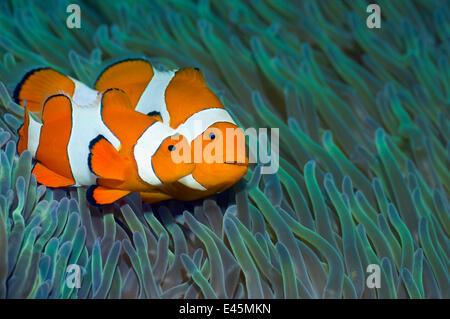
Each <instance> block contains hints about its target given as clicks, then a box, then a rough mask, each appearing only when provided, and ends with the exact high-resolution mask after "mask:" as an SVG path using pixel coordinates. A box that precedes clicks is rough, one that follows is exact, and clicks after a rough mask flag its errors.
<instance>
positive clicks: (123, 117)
mask: <svg viewBox="0 0 450 319" xmlns="http://www.w3.org/2000/svg"><path fill="white" fill-rule="evenodd" d="M101 114H102V120H103V122H104V123H105V125H106V126H107V127H108V128H109V129H110V130H111V131H112V132H113V134H114V135H115V136H116V137H117V138H118V139H119V140H120V142H121V145H122V147H129V148H131V147H132V146H133V145H134V143H136V140H137V139H138V138H139V136H141V135H142V133H143V132H144V131H145V130H146V129H147V127H148V126H150V125H151V124H153V123H154V122H155V121H157V118H156V117H151V116H146V115H145V114H142V113H139V112H137V111H135V110H134V107H133V106H132V105H131V102H130V100H129V98H128V95H127V94H126V93H125V92H124V91H122V90H120V89H109V90H106V92H105V93H103V96H102V104H101ZM131 127H132V128H133V129H130V128H131Z"/></svg>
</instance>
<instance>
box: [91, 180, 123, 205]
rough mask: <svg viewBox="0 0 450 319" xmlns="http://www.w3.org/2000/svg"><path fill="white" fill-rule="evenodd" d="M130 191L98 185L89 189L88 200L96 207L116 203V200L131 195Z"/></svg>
mask: <svg viewBox="0 0 450 319" xmlns="http://www.w3.org/2000/svg"><path fill="white" fill-rule="evenodd" d="M130 193H131V192H130V191H127V190H123V189H114V188H108V187H103V186H98V185H93V186H91V187H89V188H88V190H87V193H86V198H87V200H88V202H89V203H91V204H92V205H94V206H99V205H106V204H111V203H114V202H115V201H116V200H118V199H121V198H122V197H124V196H127V195H128V194H130Z"/></svg>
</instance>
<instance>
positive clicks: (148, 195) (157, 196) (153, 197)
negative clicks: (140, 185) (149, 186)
mask: <svg viewBox="0 0 450 319" xmlns="http://www.w3.org/2000/svg"><path fill="white" fill-rule="evenodd" d="M140 194H141V198H142V200H143V201H144V202H146V203H148V204H153V203H157V202H160V201H163V200H166V199H171V198H173V197H172V196H170V195H168V194H165V193H162V192H159V191H154V192H141V193H140Z"/></svg>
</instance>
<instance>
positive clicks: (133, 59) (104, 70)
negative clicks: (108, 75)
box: [94, 58, 153, 88]
mask: <svg viewBox="0 0 450 319" xmlns="http://www.w3.org/2000/svg"><path fill="white" fill-rule="evenodd" d="M128 61H144V62H147V63H148V64H150V66H151V67H152V68H153V65H152V64H151V63H150V61H149V60H147V59H144V58H128V59H123V60H119V61H116V62H114V63H112V64H110V65H108V66H107V67H106V68H104V69H103V71H102V72H100V74H99V75H98V77H97V79H96V80H95V82H94V88H95V87H96V86H97V82H98V80H100V78H101V77H102V75H103V74H104V73H105V72H106V71H107V70H108V69H110V68H112V67H113V66H115V65H117V64H119V63H123V62H128Z"/></svg>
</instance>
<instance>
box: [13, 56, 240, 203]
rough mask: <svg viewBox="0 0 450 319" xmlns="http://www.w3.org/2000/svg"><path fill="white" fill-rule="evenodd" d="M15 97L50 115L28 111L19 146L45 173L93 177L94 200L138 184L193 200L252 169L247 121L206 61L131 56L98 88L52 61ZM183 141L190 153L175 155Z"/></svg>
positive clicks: (66, 179)
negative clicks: (215, 84) (173, 62)
mask: <svg viewBox="0 0 450 319" xmlns="http://www.w3.org/2000/svg"><path fill="white" fill-rule="evenodd" d="M99 92H104V93H99ZM15 99H16V102H17V103H18V104H20V105H22V106H24V107H25V105H26V108H27V110H28V111H30V112H35V113H36V112H37V113H38V114H41V116H42V124H40V123H39V122H37V121H36V120H34V119H33V117H32V116H30V115H29V114H28V112H26V115H25V121H24V125H23V126H22V128H21V129H20V140H19V144H18V151H19V153H21V152H23V150H25V149H29V150H30V152H31V153H32V155H33V156H34V158H36V160H37V164H36V165H35V168H34V171H33V172H34V173H35V175H36V177H37V179H38V181H39V182H40V183H42V184H44V185H47V186H50V187H63V186H82V185H93V186H91V187H90V188H89V191H88V199H89V200H90V201H91V202H92V203H94V204H105V203H109V202H113V201H115V200H117V199H118V198H121V197H123V196H125V195H127V194H128V193H130V192H140V193H141V196H142V198H143V200H144V201H146V202H149V203H153V202H157V201H160V200H164V199H169V198H177V199H181V200H193V199H196V198H200V197H204V196H208V195H211V194H214V193H217V192H220V191H223V190H225V189H226V188H228V187H230V186H232V185H233V184H234V183H236V182H237V181H238V180H239V179H240V178H241V177H242V176H243V175H244V174H245V173H246V171H247V166H248V159H247V157H246V155H245V136H244V134H243V131H242V130H240V129H239V128H238V127H237V126H236V124H235V123H234V121H233V119H232V118H231V116H230V115H229V114H228V112H227V111H226V110H225V108H224V106H223V104H222V103H221V102H220V100H219V99H218V98H217V96H216V95H215V94H214V93H213V92H212V91H211V90H210V89H209V88H208V87H207V85H206V82H205V80H204V78H203V75H202V73H201V71H199V70H198V69H194V68H187V69H181V70H175V71H159V70H157V69H154V68H153V66H152V65H151V64H150V63H149V62H148V61H146V60H143V59H130V60H125V61H121V62H118V63H115V64H113V65H111V66H110V67H108V68H107V69H106V70H105V71H103V72H102V73H101V75H100V76H99V78H98V80H97V81H96V84H95V90H93V89H91V88H89V87H87V86H86V85H84V84H83V83H81V82H79V81H77V80H75V79H73V78H70V77H68V76H65V75H63V74H61V73H60V72H58V71H56V70H53V69H50V68H43V69H37V70H34V71H32V72H29V73H28V74H27V75H26V76H25V77H24V78H23V80H22V81H21V82H20V83H19V85H18V86H17V88H16V91H15ZM229 131H230V132H231V133H228V132H229ZM230 134H231V138H229V137H230V136H229V135H230ZM193 149H195V151H194V152H192V151H191V150H193ZM175 150H177V151H178V152H180V150H181V151H182V152H181V156H182V157H183V158H184V161H181V162H179V161H178V162H174V160H173V156H172V155H173V152H174V151H175ZM211 150H212V152H211ZM206 151H209V153H210V156H211V155H212V156H213V157H214V161H211V160H207V159H205V158H204V157H203V155H204V154H205V152H206ZM197 154H199V155H200V156H199V157H200V158H197V157H198V156H196V155H197ZM230 154H232V156H229V155H230ZM194 157H195V158H194ZM193 159H194V162H195V164H193V163H192V161H193ZM55 175H56V176H55Z"/></svg>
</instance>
